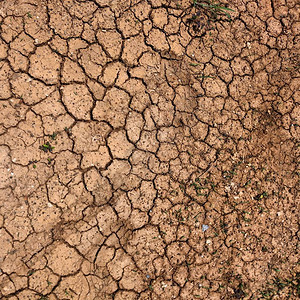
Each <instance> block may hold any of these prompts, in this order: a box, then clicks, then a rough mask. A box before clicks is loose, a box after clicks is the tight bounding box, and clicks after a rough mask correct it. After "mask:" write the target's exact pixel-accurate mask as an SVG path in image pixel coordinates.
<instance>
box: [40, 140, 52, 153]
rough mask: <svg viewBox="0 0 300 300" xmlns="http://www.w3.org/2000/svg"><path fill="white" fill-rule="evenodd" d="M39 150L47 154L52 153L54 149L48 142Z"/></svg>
mask: <svg viewBox="0 0 300 300" xmlns="http://www.w3.org/2000/svg"><path fill="white" fill-rule="evenodd" d="M39 149H40V150H42V151H44V152H46V153H47V152H52V150H53V149H54V147H53V146H51V145H50V143H49V142H47V143H45V144H43V145H41V146H40V147H39Z"/></svg>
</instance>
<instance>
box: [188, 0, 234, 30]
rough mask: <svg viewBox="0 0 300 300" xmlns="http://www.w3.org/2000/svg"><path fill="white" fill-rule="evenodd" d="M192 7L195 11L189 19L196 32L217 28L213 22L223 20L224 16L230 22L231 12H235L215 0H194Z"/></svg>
mask: <svg viewBox="0 0 300 300" xmlns="http://www.w3.org/2000/svg"><path fill="white" fill-rule="evenodd" d="M192 7H193V8H194V10H195V13H194V14H193V15H192V16H191V17H190V18H189V19H187V21H188V23H191V24H192V28H193V30H194V32H199V31H204V32H203V33H206V32H207V31H210V30H213V29H215V27H214V26H213V23H215V22H217V21H220V20H222V17H223V16H224V17H225V18H226V21H229V22H230V21H231V15H230V12H234V10H233V9H231V8H228V7H227V6H225V5H222V4H221V3H219V2H216V1H214V0H203V1H198V0H193V3H192Z"/></svg>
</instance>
